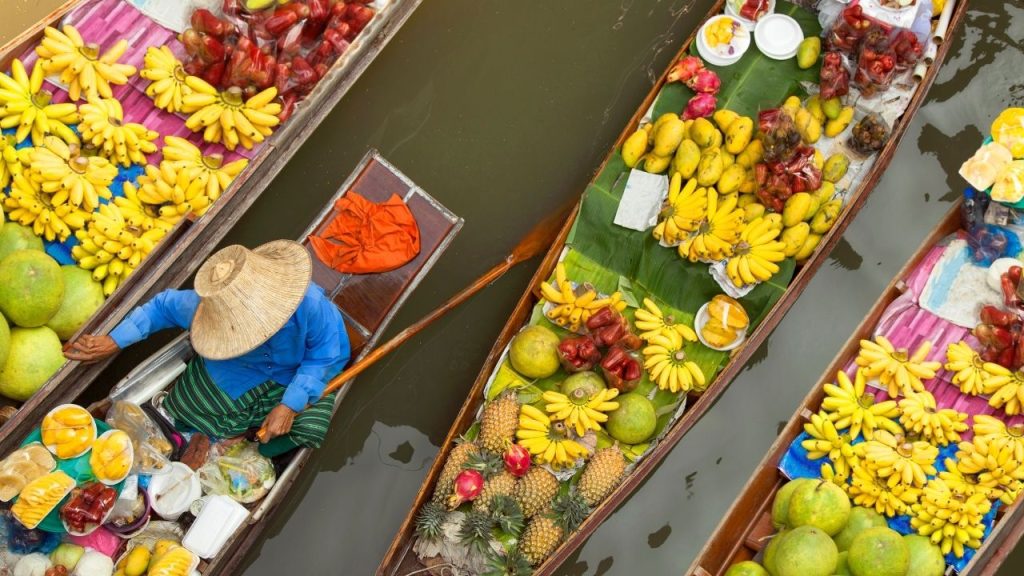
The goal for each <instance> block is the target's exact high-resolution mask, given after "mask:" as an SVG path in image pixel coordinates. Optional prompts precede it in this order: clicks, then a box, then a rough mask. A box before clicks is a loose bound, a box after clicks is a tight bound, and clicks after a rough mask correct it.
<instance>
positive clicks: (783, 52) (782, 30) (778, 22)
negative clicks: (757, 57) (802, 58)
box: [754, 14, 804, 60]
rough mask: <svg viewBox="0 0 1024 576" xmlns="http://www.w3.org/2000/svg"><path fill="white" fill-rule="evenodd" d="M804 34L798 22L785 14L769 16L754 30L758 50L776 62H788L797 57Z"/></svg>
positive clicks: (758, 23) (762, 19)
mask: <svg viewBox="0 0 1024 576" xmlns="http://www.w3.org/2000/svg"><path fill="white" fill-rule="evenodd" d="M803 39H804V32H803V30H801V29H800V24H798V23H797V21H796V20H794V19H792V18H790V17H789V16H786V15H785V14H769V15H767V16H765V17H764V18H761V20H759V21H758V22H757V27H755V28H754V41H755V42H757V49H758V50H760V51H761V53H763V54H764V55H765V56H767V57H769V58H773V59H775V60H788V59H790V58H792V57H794V56H796V51H797V48H798V47H799V46H800V42H803Z"/></svg>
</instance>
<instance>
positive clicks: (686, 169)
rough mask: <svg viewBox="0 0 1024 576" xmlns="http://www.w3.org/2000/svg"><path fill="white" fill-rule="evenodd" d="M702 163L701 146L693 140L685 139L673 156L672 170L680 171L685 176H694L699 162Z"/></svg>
mask: <svg viewBox="0 0 1024 576" xmlns="http://www.w3.org/2000/svg"><path fill="white" fill-rule="evenodd" d="M698 163H700V148H699V147H698V146H697V145H696V144H695V143H694V142H693V140H690V139H688V138H687V139H685V140H683V141H682V142H680V143H679V148H676V155H675V156H674V157H673V158H672V171H673V172H679V173H680V174H682V175H683V178H692V177H693V174H694V173H695V172H696V171H697V164H698Z"/></svg>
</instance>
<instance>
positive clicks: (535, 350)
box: [508, 326, 559, 378]
mask: <svg viewBox="0 0 1024 576" xmlns="http://www.w3.org/2000/svg"><path fill="white" fill-rule="evenodd" d="M508 361H509V362H511V363H512V368H514V369H515V371H516V372H519V373H520V374H522V375H523V376H526V377H527V378H547V377H548V376H551V375H552V374H554V373H555V372H557V371H558V367H559V360H558V335H556V334H555V333H554V332H552V331H551V330H548V329H547V328H545V327H543V326H527V327H526V328H523V329H522V330H520V331H519V333H518V334H516V335H515V337H514V338H512V345H511V346H509V349H508Z"/></svg>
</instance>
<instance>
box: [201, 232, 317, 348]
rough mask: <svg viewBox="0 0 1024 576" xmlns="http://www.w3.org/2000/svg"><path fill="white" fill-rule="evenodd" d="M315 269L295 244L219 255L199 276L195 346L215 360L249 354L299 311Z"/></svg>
mask: <svg viewBox="0 0 1024 576" xmlns="http://www.w3.org/2000/svg"><path fill="white" fill-rule="evenodd" d="M312 268H313V265H312V262H311V260H310V257H309V253H308V252H306V249H305V248H304V247H303V246H302V244H299V243H298V242H294V241H292V240H275V241H273V242H269V243H267V244H264V245H262V246H259V247H257V248H254V249H252V250H249V249H248V248H245V247H243V246H238V245H235V246H228V247H227V248H224V249H223V250H221V251H220V252H217V253H216V254H214V255H213V256H211V257H210V259H209V260H207V261H206V262H205V263H203V265H202V267H201V268H199V272H197V273H196V279H195V290H196V293H197V294H199V298H200V301H199V308H198V309H196V315H195V317H194V318H193V319H192V347H193V348H195V351H196V352H197V353H199V355H200V356H202V357H204V358H209V359H211V360H224V359H227V358H236V357H238V356H241V355H243V354H245V353H247V352H251V351H252V350H253V349H254V348H256V347H257V346H259V345H260V344H263V343H264V342H266V341H267V340H268V339H269V338H270V337H271V336H273V335H274V334H275V333H276V332H277V331H278V330H280V329H281V327H282V326H284V325H285V322H287V321H288V319H289V318H291V316H292V314H294V313H295V311H296V310H297V309H298V308H299V304H300V303H301V302H302V298H303V297H304V296H305V295H306V288H307V287H308V286H309V280H310V276H311V274H312Z"/></svg>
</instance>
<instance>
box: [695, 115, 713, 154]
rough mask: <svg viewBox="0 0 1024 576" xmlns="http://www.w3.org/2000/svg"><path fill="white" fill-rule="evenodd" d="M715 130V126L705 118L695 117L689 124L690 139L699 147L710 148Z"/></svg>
mask: <svg viewBox="0 0 1024 576" xmlns="http://www.w3.org/2000/svg"><path fill="white" fill-rule="evenodd" d="M715 132H718V130H715V126H714V125H713V124H711V122H709V121H708V119H707V118H697V119H695V120H694V121H693V125H692V126H690V140H693V142H694V143H695V144H696V145H697V146H699V147H700V148H701V149H705V148H710V147H711V143H712V142H714V139H715V136H714V134H715Z"/></svg>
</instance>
